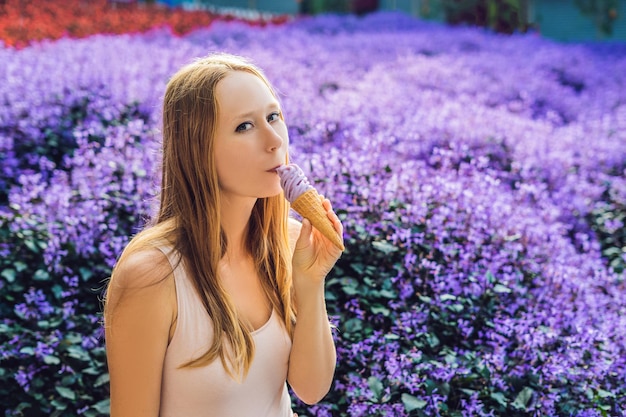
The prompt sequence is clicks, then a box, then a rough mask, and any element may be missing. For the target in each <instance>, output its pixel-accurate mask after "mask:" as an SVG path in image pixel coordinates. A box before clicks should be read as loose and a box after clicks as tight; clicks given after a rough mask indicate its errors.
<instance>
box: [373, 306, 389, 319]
mask: <svg viewBox="0 0 626 417" xmlns="http://www.w3.org/2000/svg"><path fill="white" fill-rule="evenodd" d="M371 311H372V313H374V314H382V315H383V316H385V317H389V314H390V313H391V312H390V311H389V309H388V308H387V307H385V306H381V305H380V304H376V305H373V306H372V307H371Z"/></svg>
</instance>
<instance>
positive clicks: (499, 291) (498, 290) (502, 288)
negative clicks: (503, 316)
mask: <svg viewBox="0 0 626 417" xmlns="http://www.w3.org/2000/svg"><path fill="white" fill-rule="evenodd" d="M493 292H495V293H497V294H508V293H510V292H511V289H510V288H509V287H507V286H504V285H502V284H496V285H494V286H493Z"/></svg>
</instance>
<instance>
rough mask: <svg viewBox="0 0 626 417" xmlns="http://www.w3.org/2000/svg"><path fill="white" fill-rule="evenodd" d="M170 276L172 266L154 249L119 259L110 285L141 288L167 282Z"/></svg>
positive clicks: (165, 257) (163, 255) (162, 254)
mask: <svg viewBox="0 0 626 417" xmlns="http://www.w3.org/2000/svg"><path fill="white" fill-rule="evenodd" d="M171 275H172V266H171V264H170V262H169V260H168V258H167V256H166V255H165V254H164V253H163V252H161V251H160V250H159V249H156V248H153V249H142V250H140V251H137V252H133V253H130V254H128V255H127V256H123V257H122V258H121V259H120V262H119V263H118V265H117V266H116V267H115V270H114V273H113V277H112V278H111V284H113V285H115V286H116V287H118V288H125V289H131V288H142V287H146V286H151V285H155V284H159V283H161V282H162V281H164V280H168V279H167V278H168V277H170V276H171ZM169 281H171V280H169Z"/></svg>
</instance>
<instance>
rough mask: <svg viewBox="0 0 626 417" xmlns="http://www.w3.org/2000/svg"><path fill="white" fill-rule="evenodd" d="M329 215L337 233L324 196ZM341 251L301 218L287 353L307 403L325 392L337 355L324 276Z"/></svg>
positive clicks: (296, 387) (294, 382) (292, 381)
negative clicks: (293, 319) (294, 311)
mask: <svg viewBox="0 0 626 417" xmlns="http://www.w3.org/2000/svg"><path fill="white" fill-rule="evenodd" d="M323 204H324V207H325V208H326V210H327V212H328V216H329V218H330V219H331V221H332V222H333V224H334V225H335V229H336V230H337V231H338V232H339V234H340V235H342V234H343V228H342V225H341V222H340V221H339V218H338V217H337V215H336V214H335V213H334V212H333V211H332V207H331V205H330V202H329V201H328V200H326V199H324V203H323ZM340 255H341V251H340V250H339V249H337V248H336V247H335V246H334V245H333V244H332V242H330V241H329V240H328V239H326V238H325V237H324V236H322V234H321V233H319V232H317V230H314V229H313V228H312V227H311V223H310V222H309V221H308V220H306V219H304V220H303V222H302V227H301V230H300V236H299V238H298V241H297V242H296V248H295V251H294V256H293V281H294V290H295V298H296V309H297V318H296V325H295V329H294V334H293V345H292V348H291V355H290V357H289V372H288V375H287V379H288V381H289V385H290V386H291V388H292V389H293V391H294V392H295V393H296V395H297V396H298V397H299V398H300V399H301V400H302V401H304V402H305V403H307V404H314V403H316V402H318V401H320V400H321V399H322V398H324V396H325V395H326V394H327V393H328V390H329V389H330V387H331V384H332V381H333V376H334V373H335V364H336V360H337V355H336V351H335V343H334V341H333V337H332V333H331V327H330V323H329V321H328V314H327V312H326V301H325V298H324V282H325V281H324V280H325V278H326V275H327V274H328V273H329V272H330V270H331V269H332V267H333V266H334V264H335V262H336V261H337V259H338V258H339V256H340Z"/></svg>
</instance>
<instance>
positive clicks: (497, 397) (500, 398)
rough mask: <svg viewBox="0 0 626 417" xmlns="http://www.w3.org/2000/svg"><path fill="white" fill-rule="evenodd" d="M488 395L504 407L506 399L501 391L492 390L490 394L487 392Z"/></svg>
mask: <svg viewBox="0 0 626 417" xmlns="http://www.w3.org/2000/svg"><path fill="white" fill-rule="evenodd" d="M489 396H490V397H491V399H492V400H494V401H496V402H497V403H498V404H500V405H501V406H502V407H506V405H507V400H506V396H505V395H504V394H503V393H501V392H492V393H491V394H489Z"/></svg>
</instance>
